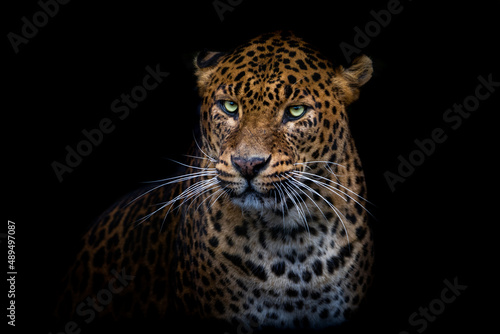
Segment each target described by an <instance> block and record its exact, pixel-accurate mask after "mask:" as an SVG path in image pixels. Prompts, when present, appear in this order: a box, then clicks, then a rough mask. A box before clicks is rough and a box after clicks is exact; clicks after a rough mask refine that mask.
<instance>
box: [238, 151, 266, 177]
mask: <svg viewBox="0 0 500 334" xmlns="http://www.w3.org/2000/svg"><path fill="white" fill-rule="evenodd" d="M270 160H271V156H269V157H268V158H267V159H266V158H262V157H248V158H247V157H233V156H231V162H232V163H233V166H234V168H236V170H237V171H239V172H240V174H241V176H243V177H244V178H246V179H248V180H251V179H253V178H254V177H256V176H257V174H259V172H260V171H262V170H263V169H265V168H266V167H267V165H268V164H269V161H270Z"/></svg>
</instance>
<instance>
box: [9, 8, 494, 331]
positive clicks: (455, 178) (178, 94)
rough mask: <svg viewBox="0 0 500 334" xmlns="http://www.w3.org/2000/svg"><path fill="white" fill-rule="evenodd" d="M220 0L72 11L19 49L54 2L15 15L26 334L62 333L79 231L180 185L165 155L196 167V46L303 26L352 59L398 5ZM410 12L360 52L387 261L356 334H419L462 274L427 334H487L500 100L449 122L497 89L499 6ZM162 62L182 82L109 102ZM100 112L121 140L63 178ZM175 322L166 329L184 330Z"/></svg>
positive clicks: (12, 185)
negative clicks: (120, 109) (30, 25)
mask: <svg viewBox="0 0 500 334" xmlns="http://www.w3.org/2000/svg"><path fill="white" fill-rule="evenodd" d="M212 2H213V1H211V0H210V1H204V2H201V1H200V2H192V1H186V2H182V1H176V2H173V3H171V4H166V2H165V3H164V2H161V4H160V2H144V1H141V2H139V1H134V2H126V3H125V2H106V3H104V2H91V1H71V2H70V3H68V4H66V5H60V8H59V12H58V13H57V14H56V15H55V16H54V17H53V18H50V19H49V20H48V23H47V24H46V25H45V26H43V27H41V28H39V32H38V34H37V35H36V36H35V37H33V38H31V39H30V40H29V42H28V43H27V44H23V45H20V46H19V53H17V54H15V53H14V51H13V48H12V46H11V44H10V42H9V41H8V39H7V37H6V36H7V34H8V33H9V32H14V33H16V34H20V32H21V27H22V25H23V22H22V21H21V18H22V17H23V16H26V17H27V18H28V19H29V20H30V21H32V16H33V14H34V13H36V12H37V11H39V10H40V6H39V5H38V4H37V2H36V1H24V2H23V4H22V5H19V6H18V7H15V8H9V9H8V10H4V11H3V12H4V13H3V14H4V15H5V16H6V18H5V19H4V20H3V21H4V22H5V23H6V24H5V27H4V34H3V35H4V38H3V45H2V46H3V47H4V48H3V51H2V54H4V55H6V57H3V59H4V60H3V62H4V65H5V67H6V72H5V73H6V75H3V76H2V77H3V78H5V83H4V86H3V92H4V93H5V95H4V97H3V98H2V110H3V115H5V116H6V119H5V121H4V122H3V125H4V126H3V129H4V134H5V137H4V145H5V147H6V150H7V154H6V156H5V158H4V160H3V161H4V162H3V165H4V166H5V167H6V168H4V171H3V176H4V178H5V179H6V181H7V188H4V196H3V198H4V200H3V203H4V208H5V211H6V217H5V218H6V220H7V219H9V220H12V221H15V222H16V226H17V228H16V267H17V268H16V269H17V271H18V275H17V282H16V305H17V309H16V311H17V314H16V328H15V330H16V332H21V329H25V328H28V327H32V326H35V327H36V328H38V329H40V331H42V332H44V333H48V332H49V331H52V332H54V333H55V332H59V331H60V330H61V328H51V327H50V325H48V324H50V323H51V320H50V311H51V308H52V302H53V300H54V299H55V297H56V296H55V295H56V293H55V291H56V290H57V287H58V283H59V280H60V278H61V275H62V274H63V273H64V271H65V270H66V269H67V267H68V265H69V263H70V262H71V260H72V258H73V256H74V253H75V252H76V246H75V245H76V244H77V243H78V240H79V237H80V235H81V234H82V233H83V232H84V231H85V229H86V228H87V227H88V225H89V224H90V223H91V221H92V220H93V219H94V218H95V217H96V216H98V215H99V213H100V212H102V211H103V210H104V209H106V208H107V207H108V206H109V205H111V204H112V203H113V202H114V201H115V200H116V199H117V198H119V197H120V196H122V195H124V194H125V193H127V192H128V191H131V190H133V189H136V188H137V187H139V186H140V185H141V182H143V181H149V180H155V179H159V178H164V177H167V176H168V175H169V174H170V173H171V172H172V171H173V170H174V169H175V165H174V164H173V163H172V162H170V161H169V160H167V159H166V158H172V159H176V160H178V159H182V153H185V151H186V148H187V147H188V145H189V143H190V142H191V140H192V128H193V124H195V122H196V109H197V104H198V100H197V93H196V90H195V81H194V77H193V75H192V70H193V68H192V65H191V62H192V58H193V57H194V55H195V53H196V52H197V51H199V50H202V49H204V48H208V49H213V50H220V49H230V48H231V47H234V46H236V45H238V44H240V43H241V42H243V41H245V40H247V39H248V38H252V37H254V36H256V35H258V34H260V33H263V32H268V31H273V30H278V29H291V30H293V31H295V32H296V33H297V34H299V35H300V36H303V37H304V38H305V39H306V40H308V41H310V42H311V43H312V44H314V45H316V46H317V48H319V49H320V50H322V52H323V53H324V54H326V55H327V56H328V57H329V58H331V59H332V60H333V61H334V62H335V63H337V64H342V65H348V64H347V61H346V59H345V57H344V55H343V53H342V52H341V50H340V47H339V44H340V43H341V42H346V43H349V44H351V45H355V43H354V37H355V31H354V28H355V27H359V28H360V29H361V30H364V28H365V25H366V24H367V23H368V22H370V21H373V20H374V19H373V17H372V15H371V14H370V11H372V10H374V11H376V12H378V11H380V10H382V9H386V8H387V4H388V2H389V1H370V2H367V3H362V2H355V1H351V2H327V1H313V0H308V1H300V2H298V1H251V0H244V1H242V2H241V4H239V5H237V6H235V7H234V9H233V11H227V12H225V13H224V20H223V21H221V20H220V18H219V16H218V14H217V12H216V10H215V9H214V6H213V3H212ZM223 2H225V1H223ZM236 2H237V1H236ZM400 6H401V7H402V8H403V9H402V11H401V12H400V13H399V14H397V15H393V16H392V17H391V22H390V23H389V25H388V26H386V27H383V28H381V30H380V32H379V33H378V34H376V36H374V37H372V38H371V40H370V43H369V44H368V46H366V47H363V48H362V53H364V54H367V55H368V56H370V57H371V58H372V60H373V62H374V69H375V72H374V76H373V78H372V80H371V81H370V82H369V83H368V84H367V85H366V86H365V87H363V89H362V92H361V98H360V100H359V101H358V102H356V103H355V104H353V105H352V106H351V107H350V117H351V128H352V133H353V136H354V137H355V139H356V141H357V146H358V150H359V152H360V156H361V159H362V162H363V165H364V168H365V172H366V176H367V182H368V190H369V199H370V200H371V201H372V202H373V203H375V204H376V208H372V211H373V212H374V214H375V216H376V217H377V221H374V222H373V227H374V231H375V237H376V251H377V253H376V260H377V266H376V280H375V284H374V286H373V288H372V290H371V294H370V295H369V300H368V303H367V305H366V307H365V309H364V312H363V313H362V314H361V316H360V317H359V319H357V322H355V323H352V324H349V325H348V326H345V327H343V328H342V330H345V331H346V332H352V333H356V332H362V331H363V332H365V331H368V330H370V331H376V332H384V333H400V332H401V331H408V332H410V333H417V329H421V327H420V326H412V325H411V324H410V323H409V321H408V318H409V316H410V315H411V314H412V313H414V312H418V310H419V307H427V306H428V305H429V303H431V302H432V301H433V300H435V299H436V298H440V295H441V291H442V290H443V289H444V288H445V284H444V283H443V281H444V280H445V279H447V280H449V281H451V282H453V281H454V279H455V278H456V279H457V281H458V283H459V284H461V285H466V286H467V289H466V290H465V291H463V292H462V293H461V295H460V296H459V297H458V298H457V299H456V300H455V301H454V302H453V303H451V304H447V305H446V307H445V310H444V312H443V313H442V314H440V315H438V316H437V317H436V320H435V321H432V322H429V323H428V327H427V328H426V329H425V331H424V332H425V333H429V334H430V333H445V332H453V331H460V330H463V329H474V331H475V332H482V331H483V330H485V329H486V328H488V329H489V326H490V324H491V323H494V322H493V319H494V318H493V314H494V313H496V312H494V310H495V309H497V295H498V294H497V292H496V291H498V276H497V274H496V272H495V269H496V267H497V266H498V259H497V258H496V255H497V254H498V252H497V251H496V249H495V244H496V243H497V242H495V239H498V236H497V235H496V233H497V228H496V224H497V223H498V208H497V199H498V182H497V177H496V176H497V175H496V172H497V170H498V168H496V166H497V165H498V162H497V155H498V154H497V153H498V149H497V148H496V144H497V140H496V139H497V138H496V137H497V136H496V135H495V129H496V127H497V123H496V120H498V116H497V115H496V113H495V112H498V110H499V108H498V94H499V92H498V91H499V90H500V88H496V90H497V91H496V92H495V93H494V94H492V95H491V97H490V98H488V99H487V100H485V101H482V102H481V103H480V106H479V108H478V109H477V110H476V111H474V112H473V113H472V115H471V116H470V117H469V118H468V119H465V120H464V121H463V123H462V124H461V126H460V127H458V128H457V129H456V130H453V129H451V128H450V126H449V124H446V123H445V122H444V121H443V114H444V113H445V111H446V110H447V109H449V108H452V107H453V104H455V103H457V104H458V103H462V102H463V101H464V99H465V98H466V97H468V96H470V95H473V94H474V92H475V89H476V86H477V85H478V84H479V81H478V77H479V76H483V77H484V78H487V77H488V75H490V74H491V75H492V78H493V80H494V81H497V82H498V81H500V71H499V68H498V65H497V67H495V63H497V62H498V59H500V57H499V56H500V54H499V52H498V47H499V45H498V44H499V43H498V32H499V31H498V14H495V12H497V9H496V8H495V7H494V4H493V2H484V4H483V3H481V2H479V1H474V2H473V3H468V2H463V1H458V2H457V1H454V2H449V3H442V2H440V4H439V5H437V4H436V2H426V1H416V0H414V1H409V0H408V1H401V5H400ZM495 20H496V21H497V22H495ZM157 64H160V65H159V67H160V69H161V70H162V71H165V72H169V73H170V74H169V76H168V77H167V78H166V79H165V80H164V82H163V83H161V84H160V85H159V86H158V87H157V88H156V89H155V90H153V91H151V92H149V93H148V96H147V98H146V99H145V100H144V101H143V102H141V103H140V104H139V106H138V107H137V108H136V109H134V110H131V113H130V115H129V116H128V117H127V118H125V119H124V120H119V119H118V118H117V115H116V114H114V113H113V112H112V111H111V108H110V105H111V102H112V101H113V100H115V99H117V98H119V97H120V95H121V94H122V93H125V94H129V93H130V91H131V89H132V88H133V87H135V86H136V85H139V84H141V83H142V78H143V77H144V75H146V73H147V72H146V70H145V67H146V66H148V65H149V66H150V67H152V68H155V66H156V65H157ZM483 91H484V90H483ZM5 116H4V117H5ZM103 118H110V119H112V120H113V124H114V125H115V126H116V127H115V130H114V131H113V132H112V133H110V134H106V135H104V138H103V141H102V143H101V144H100V145H98V146H97V147H94V148H93V150H92V153H91V154H90V155H89V156H87V157H84V158H83V160H82V162H81V164H80V165H79V166H77V167H76V168H74V170H73V172H72V173H66V174H64V180H63V182H59V181H58V179H57V177H56V175H55V173H54V171H53V170H52V167H51V164H52V162H53V161H59V162H64V159H65V155H66V151H65V147H66V146H67V145H69V146H71V147H73V148H75V147H76V145H77V143H78V142H79V141H81V140H83V139H85V138H84V136H83V135H82V133H81V131H82V130H83V129H87V130H90V129H93V128H96V127H97V126H98V124H99V122H100V120H101V119H103ZM435 128H442V129H443V130H444V131H445V133H446V135H447V139H446V141H445V142H444V143H442V144H438V145H436V149H435V152H434V153H433V154H432V155H431V156H429V157H426V158H425V161H424V162H423V163H422V164H421V165H420V166H417V167H416V168H415V171H414V172H413V173H412V175H410V176H409V177H407V178H406V180H405V182H403V183H398V184H397V185H396V189H395V191H391V189H390V187H389V186H388V184H387V182H386V180H385V177H384V173H386V172H387V171H391V172H393V173H397V168H398V164H399V160H398V156H399V155H402V156H403V157H408V156H409V155H410V154H411V153H412V152H414V151H415V149H416V145H415V144H414V140H416V139H419V140H423V139H427V138H430V136H431V132H432V131H433V129H435ZM5 231H6V222H5V225H4V227H2V230H1V232H2V233H5ZM4 246H5V244H4V243H2V249H4V251H3V252H4V254H5V256H4V258H6V257H7V255H6V254H7V252H6V248H4ZM494 256H495V257H494ZM5 261H6V259H5ZM5 271H6V270H5ZM5 291H6V290H5ZM1 295H2V296H4V297H3V298H5V299H3V300H4V303H6V301H5V300H6V299H7V298H6V297H5V295H6V293H4V292H2V293H1ZM2 305H6V304H2ZM2 308H3V309H5V307H2ZM2 318H3V320H2V322H5V323H6V322H7V319H6V318H5V317H4V316H3V317H2ZM168 328H169V329H168V330H165V331H164V332H172V331H174V330H173V329H172V328H170V326H168ZM492 328H495V327H492ZM10 329H12V328H10ZM331 332H332V333H333V332H335V331H334V330H331Z"/></svg>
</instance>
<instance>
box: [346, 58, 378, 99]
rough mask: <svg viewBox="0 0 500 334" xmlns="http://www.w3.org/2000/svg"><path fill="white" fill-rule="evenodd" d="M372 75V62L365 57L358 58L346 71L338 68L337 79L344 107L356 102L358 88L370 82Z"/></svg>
mask: <svg viewBox="0 0 500 334" xmlns="http://www.w3.org/2000/svg"><path fill="white" fill-rule="evenodd" d="M372 73H373V66H372V60H371V59H370V58H368V57H367V56H365V55H362V56H359V57H357V58H356V59H354V61H353V62H352V64H351V66H350V67H349V68H347V69H345V68H343V67H342V66H340V67H339V68H338V70H337V79H340V80H339V81H340V82H339V86H340V90H341V92H342V96H341V98H342V99H343V100H344V102H345V104H346V105H349V104H351V103H352V102H354V101H356V100H357V99H358V97H359V87H361V86H363V85H364V84H365V83H367V82H368V80H370V78H371V77H372Z"/></svg>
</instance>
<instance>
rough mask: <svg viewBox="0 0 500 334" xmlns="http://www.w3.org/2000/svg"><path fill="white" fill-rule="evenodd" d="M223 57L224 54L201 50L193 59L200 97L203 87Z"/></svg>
mask: <svg viewBox="0 0 500 334" xmlns="http://www.w3.org/2000/svg"><path fill="white" fill-rule="evenodd" d="M224 55H225V53H224V52H215V51H208V50H203V51H201V52H200V53H198V55H196V57H195V59H194V66H195V69H196V71H195V74H196V77H197V78H198V81H197V83H198V90H199V93H200V95H203V92H204V90H205V87H206V86H207V84H208V82H209V80H210V78H211V77H212V74H213V72H214V71H215V68H216V65H217V64H218V63H219V61H220V59H221V58H222V57H223V56H224Z"/></svg>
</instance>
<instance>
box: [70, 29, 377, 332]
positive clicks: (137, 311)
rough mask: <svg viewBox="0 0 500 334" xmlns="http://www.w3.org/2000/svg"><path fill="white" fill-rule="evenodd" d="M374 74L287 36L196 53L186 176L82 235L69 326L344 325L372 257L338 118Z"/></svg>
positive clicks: (107, 215) (362, 184)
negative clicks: (193, 124)
mask: <svg viewBox="0 0 500 334" xmlns="http://www.w3.org/2000/svg"><path fill="white" fill-rule="evenodd" d="M372 72H373V66H372V61H371V59H370V58H369V57H367V56H365V55H361V56H359V57H357V58H356V59H354V60H353V62H352V63H351V64H349V65H348V66H345V67H344V66H342V65H334V64H333V62H331V61H330V60H329V59H328V58H326V57H325V56H323V54H322V53H321V52H320V51H318V49H317V48H315V47H314V46H312V45H311V44H309V43H308V42H306V41H305V40H304V39H303V38H300V37H297V36H296V35H295V34H294V33H293V32H289V31H277V32H272V33H266V34H262V35H259V36H258V37H255V38H253V39H250V40H248V41H247V42H245V43H244V44H242V45H240V46H238V47H235V48H233V49H232V50H230V51H224V52H222V51H210V50H203V51H201V52H199V53H198V54H197V55H196V57H195V59H194V74H195V79H196V87H197V90H198V93H199V97H200V110H199V131H198V135H197V136H196V137H195V139H194V141H193V145H192V149H191V150H190V151H189V152H188V153H189V154H188V155H186V160H185V161H184V162H179V165H180V166H181V168H182V170H181V171H180V172H179V173H178V174H177V175H174V176H171V177H169V178H165V179H161V180H158V181H155V182H154V183H152V184H148V185H147V187H144V188H141V189H139V190H137V191H135V192H132V193H131V194H129V195H126V196H124V197H123V198H122V199H120V200H118V201H117V202H116V203H115V204H114V205H112V206H111V207H110V208H109V209H108V210H106V211H105V212H104V213H103V214H102V215H101V216H100V217H99V218H98V219H97V220H96V221H95V223H93V224H92V225H91V227H90V228H89V229H88V231H87V232H86V233H85V235H84V236H83V238H82V241H81V250H80V251H79V253H78V256H77V260H76V261H75V263H74V265H73V267H72V268H71V269H70V271H69V273H68V275H67V277H66V279H65V283H64V286H66V290H65V291H64V293H62V302H61V303H62V304H63V305H64V307H63V309H64V310H66V311H67V314H66V317H67V319H76V322H77V323H86V322H87V323H88V322H92V321H94V319H95V318H96V317H101V316H103V315H107V316H109V317H111V318H112V319H135V318H138V317H140V318H144V319H148V318H151V319H160V320H161V319H167V318H168V319H175V318H176V317H181V318H182V319H189V320H192V321H204V320H214V321H220V322H223V323H225V324H229V325H230V326H239V327H241V326H243V327H244V328H247V332H249V331H248V329H263V328H279V329H303V328H314V329H322V328H329V327H332V326H337V325H340V324H343V323H345V322H346V321H349V320H350V319H352V317H353V315H354V314H355V313H356V311H358V310H359V308H360V305H362V302H363V300H364V299H365V297H366V294H367V291H368V289H369V288H370V286H371V284H372V281H373V263H374V260H373V259H374V246H373V233H372V232H371V227H370V225H371V224H370V223H369V221H370V211H369V210H368V209H367V206H368V205H369V204H370V202H369V201H368V200H367V195H366V193H367V189H366V181H365V176H364V172H363V167H362V164H361V160H360V157H359V155H358V152H357V149H356V146H355V143H354V139H353V136H352V135H351V131H350V125H349V121H348V110H347V107H348V106H349V105H351V104H352V103H353V102H354V101H356V100H357V99H358V97H359V91H360V87H361V86H363V85H364V84H366V83H367V82H368V81H369V80H370V78H371V76H372ZM68 310H69V311H68ZM250 332H251V331H250Z"/></svg>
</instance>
